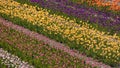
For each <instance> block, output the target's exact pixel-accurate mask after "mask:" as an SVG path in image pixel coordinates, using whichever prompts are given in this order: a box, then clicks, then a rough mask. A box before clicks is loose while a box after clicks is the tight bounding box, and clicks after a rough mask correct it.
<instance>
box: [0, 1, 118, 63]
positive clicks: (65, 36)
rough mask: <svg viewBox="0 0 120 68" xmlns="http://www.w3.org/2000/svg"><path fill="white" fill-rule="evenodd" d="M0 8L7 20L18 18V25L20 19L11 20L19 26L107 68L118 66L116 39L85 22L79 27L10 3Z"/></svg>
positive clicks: (66, 20) (45, 12)
mask: <svg viewBox="0 0 120 68" xmlns="http://www.w3.org/2000/svg"><path fill="white" fill-rule="evenodd" d="M8 3H9V4H8ZM0 8H1V9H0V13H2V14H5V15H7V16H10V18H11V19H12V18H14V17H18V18H20V19H21V20H23V21H24V22H23V23H22V22H20V19H18V18H14V19H13V20H16V21H14V22H16V23H17V24H19V25H22V26H24V27H27V28H29V29H32V30H35V31H38V32H40V33H43V34H45V35H47V36H49V37H51V38H53V39H56V40H58V41H60V42H64V43H66V44H67V45H68V46H69V47H71V48H74V49H77V50H79V51H82V52H84V53H86V54H87V55H89V56H92V57H94V58H97V59H99V60H100V61H103V62H105V63H108V64H111V65H114V64H119V63H120V48H119V47H120V41H119V40H120V38H119V37H118V36H116V34H114V35H113V36H112V35H108V34H106V33H105V32H100V31H98V30H96V29H94V28H92V27H90V26H89V25H88V24H87V23H86V22H82V21H80V22H81V23H83V25H79V24H77V23H75V20H69V18H63V16H58V15H55V14H53V15H51V14H49V11H48V10H46V9H43V8H38V7H35V6H30V5H27V4H20V3H18V2H15V1H13V0H6V1H0ZM36 8H37V9H36ZM2 14H1V15H2ZM17 20H18V21H17ZM26 21H27V22H26ZM26 23H28V25H26ZM29 24H32V25H29ZM33 27H34V28H33ZM101 58H102V59H101Z"/></svg>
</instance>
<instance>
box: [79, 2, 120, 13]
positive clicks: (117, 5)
mask: <svg viewBox="0 0 120 68" xmlns="http://www.w3.org/2000/svg"><path fill="white" fill-rule="evenodd" d="M85 1H86V2H88V4H89V5H97V6H109V7H110V8H109V9H110V10H118V11H119V10H120V0H109V1H107V0H79V1H78V3H83V2H85Z"/></svg>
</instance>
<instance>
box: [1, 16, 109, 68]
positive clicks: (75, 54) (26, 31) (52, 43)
mask: <svg viewBox="0 0 120 68" xmlns="http://www.w3.org/2000/svg"><path fill="white" fill-rule="evenodd" d="M0 23H1V24H3V25H5V26H7V27H10V28H12V29H14V30H16V31H19V32H22V33H24V34H26V35H28V36H30V37H32V38H35V39H37V40H38V41H43V42H44V43H45V44H49V46H51V47H53V48H55V49H59V50H62V51H63V52H66V53H68V54H70V55H71V56H73V57H77V58H80V59H83V60H85V63H86V64H89V65H91V66H97V67H99V68H111V67H110V66H108V65H105V64H103V63H102V62H98V61H97V60H94V59H93V58H90V57H87V56H85V55H82V54H80V53H79V52H78V51H75V50H71V49H70V48H69V47H67V46H65V45H64V44H62V43H59V42H56V41H55V40H52V39H50V38H48V37H46V36H43V35H42V34H38V33H36V32H33V31H30V30H29V29H26V28H24V27H21V26H18V25H15V24H13V23H12V22H9V21H7V20H5V19H3V18H1V17H0Z"/></svg>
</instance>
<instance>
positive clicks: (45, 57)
mask: <svg viewBox="0 0 120 68" xmlns="http://www.w3.org/2000/svg"><path fill="white" fill-rule="evenodd" d="M0 30H1V31H0V47H2V48H3V49H5V50H7V51H9V52H11V53H13V54H15V55H17V56H18V57H20V58H21V59H23V60H25V61H27V62H29V63H30V64H31V65H33V66H34V67H35V68H40V67H42V68H51V67H52V68H55V67H57V68H60V67H62V68H66V67H71V68H77V67H82V68H85V67H86V68H92V66H90V65H87V64H85V63H84V60H82V59H78V58H74V57H71V56H70V55H68V54H67V53H65V52H63V51H60V50H56V49H54V48H51V47H50V46H49V45H45V44H44V43H43V42H39V41H36V40H35V39H32V38H30V37H28V36H26V35H24V34H23V33H19V32H17V31H15V30H13V29H10V28H8V27H5V26H3V25H1V24H0ZM6 57H7V56H6ZM6 57H4V58H6ZM9 59H11V58H9ZM12 60H15V59H11V61H12ZM12 62H13V61H12ZM13 63H16V64H18V63H19V62H17V59H16V61H15V62H13ZM22 65H23V64H22Z"/></svg>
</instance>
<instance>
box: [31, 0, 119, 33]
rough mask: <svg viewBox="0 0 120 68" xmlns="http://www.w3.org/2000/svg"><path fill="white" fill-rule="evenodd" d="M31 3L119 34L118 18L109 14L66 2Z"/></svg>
mask: <svg viewBox="0 0 120 68" xmlns="http://www.w3.org/2000/svg"><path fill="white" fill-rule="evenodd" d="M31 1H32V2H38V3H39V4H40V5H41V6H42V7H45V8H49V9H52V10H58V11H61V12H64V13H66V14H68V15H72V16H75V17H78V18H80V19H82V20H84V21H90V22H91V23H95V24H98V25H100V26H102V27H106V28H107V29H108V31H111V32H120V27H119V26H120V16H119V15H113V14H110V13H104V12H101V11H96V10H94V9H92V8H86V7H83V6H82V5H78V4H74V3H73V2H69V1H68V0H65V1H62V0H47V1H45V0H39V1H38V0H37V1H36V0H31Z"/></svg>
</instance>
